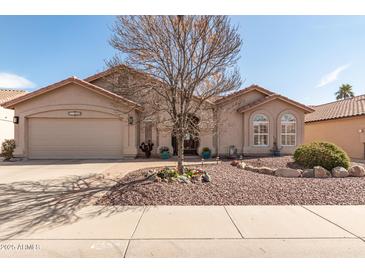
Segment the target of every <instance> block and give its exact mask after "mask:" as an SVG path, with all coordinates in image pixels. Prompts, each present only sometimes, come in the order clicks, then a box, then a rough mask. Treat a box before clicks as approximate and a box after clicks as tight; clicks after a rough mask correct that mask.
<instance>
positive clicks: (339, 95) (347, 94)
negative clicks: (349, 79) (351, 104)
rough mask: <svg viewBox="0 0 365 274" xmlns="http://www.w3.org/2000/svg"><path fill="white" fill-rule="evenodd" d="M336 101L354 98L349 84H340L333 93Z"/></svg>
mask: <svg viewBox="0 0 365 274" xmlns="http://www.w3.org/2000/svg"><path fill="white" fill-rule="evenodd" d="M335 95H336V100H342V99H346V98H351V97H354V96H355V95H354V92H353V91H352V86H351V85H349V84H342V85H341V86H340V88H339V90H338V91H337V92H336V93H335Z"/></svg>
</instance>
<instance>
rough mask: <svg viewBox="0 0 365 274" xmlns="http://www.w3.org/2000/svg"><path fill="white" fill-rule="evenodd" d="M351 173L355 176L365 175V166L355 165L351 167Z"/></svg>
mask: <svg viewBox="0 0 365 274" xmlns="http://www.w3.org/2000/svg"><path fill="white" fill-rule="evenodd" d="M349 175H350V176H353V177H363V176H365V168H364V167H363V166H360V165H354V166H352V167H350V168H349Z"/></svg>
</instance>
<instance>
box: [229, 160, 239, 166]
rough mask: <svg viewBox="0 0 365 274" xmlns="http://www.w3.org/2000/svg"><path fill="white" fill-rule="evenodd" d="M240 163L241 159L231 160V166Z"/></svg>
mask: <svg viewBox="0 0 365 274" xmlns="http://www.w3.org/2000/svg"><path fill="white" fill-rule="evenodd" d="M239 163H240V162H239V161H237V160H233V161H232V162H231V166H237V165H238V164H239Z"/></svg>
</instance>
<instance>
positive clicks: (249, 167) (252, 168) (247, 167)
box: [245, 165, 259, 172]
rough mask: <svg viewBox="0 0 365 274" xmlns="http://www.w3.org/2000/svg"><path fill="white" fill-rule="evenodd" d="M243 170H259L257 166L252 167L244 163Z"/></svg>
mask: <svg viewBox="0 0 365 274" xmlns="http://www.w3.org/2000/svg"><path fill="white" fill-rule="evenodd" d="M245 170H248V171H252V172H259V167H254V166H251V165H246V166H245Z"/></svg>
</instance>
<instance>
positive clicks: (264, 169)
mask: <svg viewBox="0 0 365 274" xmlns="http://www.w3.org/2000/svg"><path fill="white" fill-rule="evenodd" d="M257 170H258V172H259V173H261V174H266V175H274V174H275V171H276V169H273V168H270V167H266V166H264V167H259V168H257Z"/></svg>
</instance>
